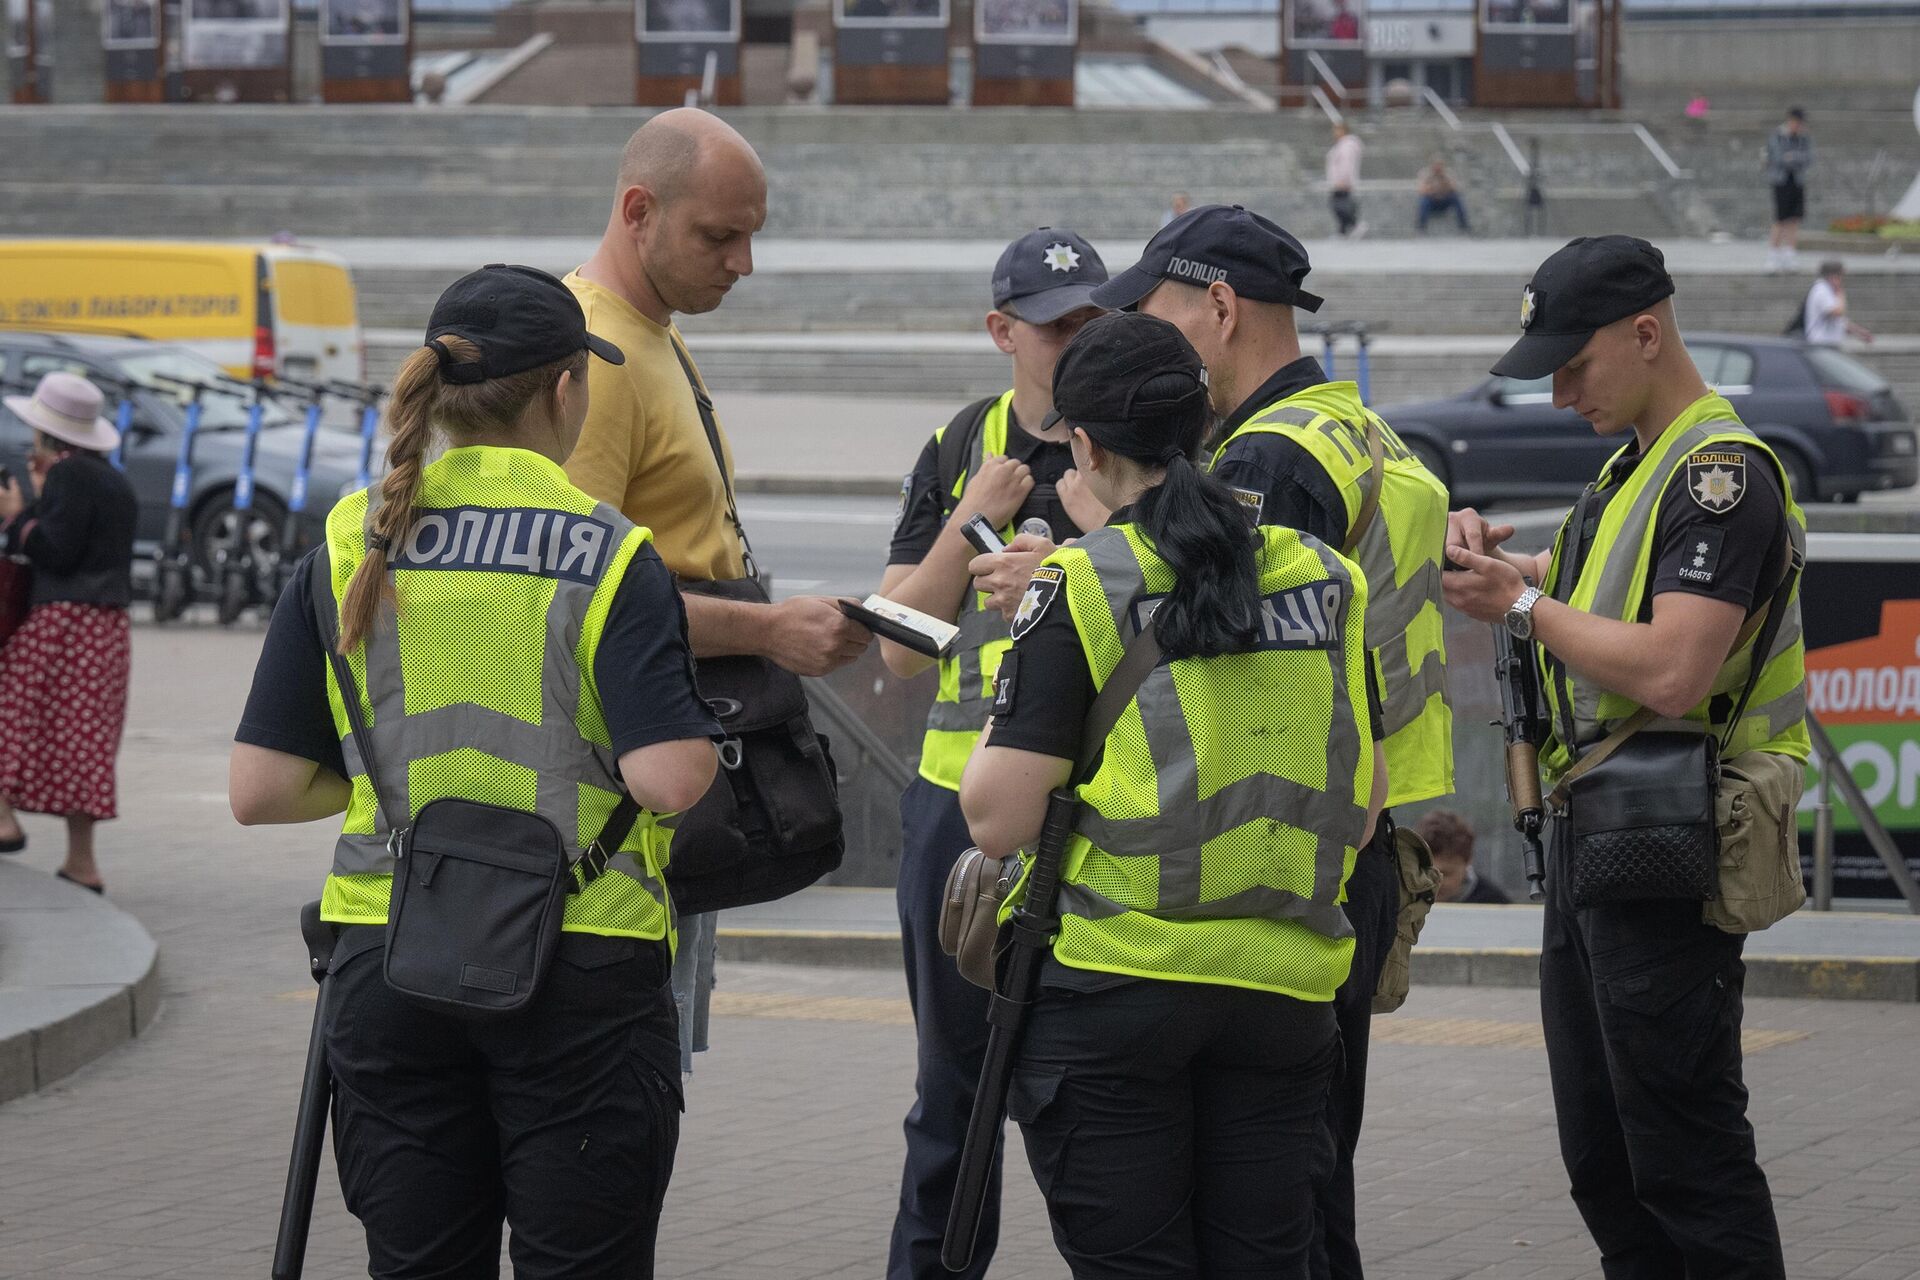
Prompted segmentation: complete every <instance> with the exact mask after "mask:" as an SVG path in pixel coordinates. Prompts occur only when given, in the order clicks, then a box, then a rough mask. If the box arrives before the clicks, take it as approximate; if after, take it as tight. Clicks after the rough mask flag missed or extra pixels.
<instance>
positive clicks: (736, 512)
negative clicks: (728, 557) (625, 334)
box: [667, 334, 760, 581]
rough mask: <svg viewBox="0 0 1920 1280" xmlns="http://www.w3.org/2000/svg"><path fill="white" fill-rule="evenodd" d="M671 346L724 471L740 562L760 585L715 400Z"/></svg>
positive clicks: (671, 342)
mask: <svg viewBox="0 0 1920 1280" xmlns="http://www.w3.org/2000/svg"><path fill="white" fill-rule="evenodd" d="M667 345H668V346H670V347H672V348H673V355H674V358H675V359H676V360H678V361H679V362H680V371H681V372H682V373H684V374H686V375H687V385H688V386H689V387H691V388H693V403H694V404H695V405H696V406H697V407H698V408H699V410H700V425H701V426H703V427H705V428H706V429H707V445H708V446H709V447H710V448H711V449H712V450H713V465H714V466H715V467H717V468H719V470H720V488H721V490H722V491H723V492H724V493H725V494H726V495H727V522H728V523H729V524H731V525H732V526H733V531H734V533H735V534H736V535H738V536H739V538H740V558H741V560H742V562H743V563H744V564H745V565H746V569H747V576H748V577H749V578H753V579H755V580H756V581H757V580H758V579H759V577H760V569H759V566H758V564H757V563H756V562H755V560H754V558H753V543H751V542H749V541H748V540H747V527H746V526H745V525H743V524H741V523H740V508H739V507H738V506H737V505H736V504H735V503H734V500H733V477H732V476H730V475H728V474H727V454H726V450H724V449H722V448H721V447H720V423H719V421H718V420H717V419H716V418H715V417H714V416H713V397H712V396H710V395H708V394H707V389H706V388H705V387H703V386H701V385H700V375H699V374H698V373H697V372H695V370H694V367H693V361H692V360H690V359H688V358H687V353H686V350H685V348H683V347H682V346H681V345H680V343H679V342H678V341H676V340H675V338H674V336H673V335H672V334H668V335H667Z"/></svg>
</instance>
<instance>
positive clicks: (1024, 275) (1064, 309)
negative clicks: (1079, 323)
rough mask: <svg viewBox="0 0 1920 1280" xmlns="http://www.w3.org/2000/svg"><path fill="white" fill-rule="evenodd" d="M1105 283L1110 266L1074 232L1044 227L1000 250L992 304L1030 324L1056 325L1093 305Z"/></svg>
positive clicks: (996, 265)
mask: <svg viewBox="0 0 1920 1280" xmlns="http://www.w3.org/2000/svg"><path fill="white" fill-rule="evenodd" d="M1106 282H1107V264H1106V263H1104V262H1102V261H1101V260H1100V255H1099V254H1098V253H1097V252H1095V251H1094V247H1093V246H1092V245H1090V244H1088V243H1087V242H1086V240H1084V239H1083V238H1082V237H1080V236H1078V235H1075V234H1074V233H1073V232H1071V231H1060V230H1056V229H1054V228H1053V227H1041V228H1040V229H1039V230H1037V231H1029V232H1027V234H1025V235H1023V236H1021V237H1020V238H1019V239H1018V240H1015V241H1014V242H1013V243H1012V244H1010V245H1008V246H1007V247H1006V248H1005V249H1004V250H1002V251H1001V254H1000V261H998V262H997V263H995V264H994V267H993V305H994V307H995V308H996V309H998V310H1001V311H1006V312H1009V313H1011V314H1013V315H1015V316H1018V317H1019V318H1020V319H1022V320H1025V321H1026V322H1027V323H1028V324H1052V323H1053V322H1054V321H1055V320H1058V319H1059V318H1060V317H1061V316H1064V315H1068V314H1070V313H1072V312H1075V311H1080V310H1083V309H1085V308H1087V307H1091V306H1093V305H1094V302H1093V290H1094V286H1095V285H1102V284H1105V283H1106Z"/></svg>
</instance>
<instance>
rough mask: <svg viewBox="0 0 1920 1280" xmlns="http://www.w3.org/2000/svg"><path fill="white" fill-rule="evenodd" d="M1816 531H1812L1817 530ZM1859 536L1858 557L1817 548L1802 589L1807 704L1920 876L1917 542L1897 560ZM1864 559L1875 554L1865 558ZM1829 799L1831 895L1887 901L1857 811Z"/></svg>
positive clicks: (1809, 856)
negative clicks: (1836, 556) (1837, 555)
mask: <svg viewBox="0 0 1920 1280" xmlns="http://www.w3.org/2000/svg"><path fill="white" fill-rule="evenodd" d="M1816 536H1817V535H1816ZM1868 541H1869V540H1868V539H1864V538H1852V539H1849V538H1844V537H1840V536H1836V537H1835V538H1834V542H1835V543H1837V544H1840V545H1841V546H1842V547H1843V548H1844V547H1846V546H1847V545H1848V544H1850V543H1860V544H1862V546H1861V548H1860V554H1861V555H1862V558H1859V559H1838V560H1836V559H1832V558H1830V557H1828V556H1827V555H1825V554H1822V552H1821V548H1819V547H1818V545H1816V548H1815V556H1816V558H1815V559H1814V560H1813V561H1812V562H1811V563H1809V564H1808V566H1807V576H1806V581H1805V584H1804V586H1803V589H1802V592H1801V616H1802V618H1803V620H1804V624H1805V626H1806V636H1807V710H1808V711H1809V712H1811V713H1812V714H1813V715H1815V716H1817V717H1819V720H1820V723H1821V724H1822V725H1824V726H1825V727H1826V730H1827V733H1828V734H1829V735H1830V736H1831V737H1832V738H1833V743H1834V746H1835V747H1836V748H1838V750H1839V752H1840V758H1841V759H1842V760H1843V761H1844V762H1845V763H1846V765H1847V768H1848V769H1849V770H1850V771H1851V773H1852V774H1853V778H1854V781H1855V782H1856V783H1858V784H1859V787H1860V790H1861V791H1862V792H1863V793H1865V796H1866V799H1867V802H1868V803H1869V804H1871V805H1872V806H1873V811H1874V814H1875V816H1876V817H1878V818H1879V820H1880V824H1881V825H1882V826H1883V827H1885V828H1886V829H1887V832H1888V834H1889V835H1891V836H1892V837H1893V843H1894V845H1895V847H1896V848H1897V849H1898V850H1899V852H1900V854H1901V856H1903V857H1904V858H1905V859H1906V862H1907V867H1908V869H1909V870H1911V871H1912V872H1913V873H1914V874H1915V875H1916V876H1920V539H1902V540H1901V541H1903V542H1907V543H1909V544H1912V545H1909V546H1908V547H1906V548H1905V554H1904V555H1900V556H1899V558H1897V559H1885V558H1879V557H1880V556H1883V555H1884V554H1885V550H1886V549H1885V548H1883V547H1880V546H1867V545H1866V544H1867V543H1868ZM1867 556H1873V557H1875V558H1865V557H1867ZM1819 784H1820V778H1819V772H1818V768H1817V765H1816V766H1814V767H1810V768H1809V770H1808V774H1807V792H1806V795H1805V797H1804V798H1803V799H1802V801H1801V804H1800V831H1801V844H1800V847H1801V858H1802V864H1803V865H1804V866H1805V867H1806V868H1807V869H1808V871H1809V874H1811V869H1812V865H1813V825H1814V810H1815V808H1816V807H1817V806H1818V805H1819V803H1820V785H1819ZM1835 791H1836V794H1835V796H1834V799H1833V827H1834V833H1835V839H1834V889H1833V891H1834V894H1835V895H1836V896H1838V897H1874V898H1877V897H1896V896H1898V890H1897V889H1896V888H1895V887H1894V885H1893V881H1892V879H1891V878H1890V877H1889V876H1888V875H1887V870H1886V867H1885V866H1884V865H1883V864H1882V863H1881V861H1880V858H1879V857H1878V856H1877V855H1876V854H1875V853H1874V851H1873V849H1872V848H1871V847H1870V846H1869V845H1868V844H1867V841H1866V838H1865V836H1863V835H1862V834H1861V825H1860V820H1859V817H1858V816H1857V815H1855V814H1853V813H1851V812H1849V811H1848V810H1847V808H1846V805H1845V802H1844V801H1843V800H1842V799H1841V798H1840V796H1839V794H1838V788H1836V789H1835Z"/></svg>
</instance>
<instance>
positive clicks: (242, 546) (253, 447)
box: [209, 378, 271, 626]
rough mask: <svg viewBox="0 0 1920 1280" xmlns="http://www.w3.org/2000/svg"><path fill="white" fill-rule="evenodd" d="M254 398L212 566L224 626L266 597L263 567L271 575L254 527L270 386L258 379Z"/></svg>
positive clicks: (248, 408) (248, 414)
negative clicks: (257, 465) (225, 532)
mask: <svg viewBox="0 0 1920 1280" xmlns="http://www.w3.org/2000/svg"><path fill="white" fill-rule="evenodd" d="M252 395H253V398H252V400H251V401H249V402H248V404H247V434H246V438H245V439H244V440H243V441H242V442H241V445H240V468H239V471H238V472H237V473H236V474H235V476H234V477H233V506H232V511H231V516H230V519H231V522H232V523H231V526H230V530H231V537H230V538H229V539H228V540H227V541H226V544H225V545H223V546H221V547H220V548H218V549H217V550H216V551H215V552H214V563H213V564H212V565H210V566H209V568H210V569H211V570H212V571H213V573H214V576H215V580H216V581H217V582H218V583H219V603H218V611H219V618H220V624H221V625H222V626H226V625H227V624H229V623H231V622H232V621H233V620H234V619H236V618H238V617H239V616H240V615H241V613H242V612H244V611H245V610H246V607H247V606H248V605H249V604H251V603H253V601H254V598H255V597H256V596H257V595H260V594H263V593H261V592H258V591H256V590H255V587H256V583H257V581H258V579H259V577H260V576H261V570H262V569H263V568H264V569H267V570H268V571H269V573H270V572H271V566H266V565H262V564H260V563H259V561H261V560H263V559H264V557H262V556H258V555H256V554H255V547H254V544H255V542H256V538H255V536H254V524H253V467H254V457H255V454H256V453H257V452H258V450H259V447H260V424H261V422H262V420H263V419H264V418H265V416H266V411H267V384H266V383H265V382H263V381H261V380H260V379H258V378H255V379H254V380H253V387H252Z"/></svg>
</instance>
